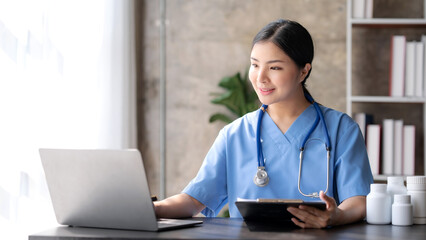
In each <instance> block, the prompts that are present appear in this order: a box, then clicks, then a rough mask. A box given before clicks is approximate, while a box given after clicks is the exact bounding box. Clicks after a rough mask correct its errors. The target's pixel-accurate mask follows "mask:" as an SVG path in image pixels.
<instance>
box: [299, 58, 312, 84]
mask: <svg viewBox="0 0 426 240" xmlns="http://www.w3.org/2000/svg"><path fill="white" fill-rule="evenodd" d="M311 67H312V66H311V64H310V63H307V64H305V66H304V67H303V68H302V70H301V71H300V80H299V81H300V82H302V81H303V80H304V79H305V77H306V75H308V73H309V70H311Z"/></svg>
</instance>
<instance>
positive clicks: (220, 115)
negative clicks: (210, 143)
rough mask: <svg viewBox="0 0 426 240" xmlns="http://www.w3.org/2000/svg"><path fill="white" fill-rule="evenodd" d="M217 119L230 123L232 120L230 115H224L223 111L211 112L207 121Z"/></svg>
mask: <svg viewBox="0 0 426 240" xmlns="http://www.w3.org/2000/svg"><path fill="white" fill-rule="evenodd" d="M217 120H220V121H222V122H225V123H231V122H232V119H231V118H230V117H228V116H226V115H225V114H223V113H216V114H213V115H212V116H211V117H210V119H209V122H211V123H212V122H214V121H217Z"/></svg>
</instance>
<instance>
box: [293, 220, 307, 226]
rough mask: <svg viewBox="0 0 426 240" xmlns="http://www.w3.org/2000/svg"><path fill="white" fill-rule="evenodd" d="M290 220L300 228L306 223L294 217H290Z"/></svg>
mask: <svg viewBox="0 0 426 240" xmlns="http://www.w3.org/2000/svg"><path fill="white" fill-rule="evenodd" d="M291 221H292V222H293V223H294V224H295V225H296V226H299V227H301V228H306V224H305V223H303V222H301V221H299V220H297V219H296V218H291Z"/></svg>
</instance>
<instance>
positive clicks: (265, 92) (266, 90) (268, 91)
mask: <svg viewBox="0 0 426 240" xmlns="http://www.w3.org/2000/svg"><path fill="white" fill-rule="evenodd" d="M274 90H275V88H259V91H260V93H261V94H262V95H269V94H271V93H272V92H273V91H274Z"/></svg>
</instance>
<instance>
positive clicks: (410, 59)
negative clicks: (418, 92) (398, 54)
mask: <svg viewBox="0 0 426 240" xmlns="http://www.w3.org/2000/svg"><path fill="white" fill-rule="evenodd" d="M415 61H416V42H407V43H406V52H405V96H407V97H413V96H414V83H415V78H414V73H415Z"/></svg>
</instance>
